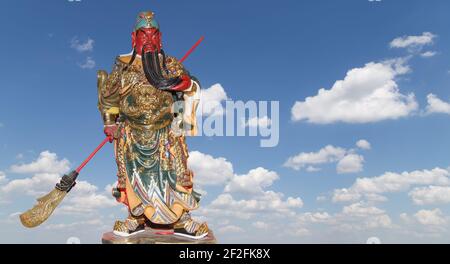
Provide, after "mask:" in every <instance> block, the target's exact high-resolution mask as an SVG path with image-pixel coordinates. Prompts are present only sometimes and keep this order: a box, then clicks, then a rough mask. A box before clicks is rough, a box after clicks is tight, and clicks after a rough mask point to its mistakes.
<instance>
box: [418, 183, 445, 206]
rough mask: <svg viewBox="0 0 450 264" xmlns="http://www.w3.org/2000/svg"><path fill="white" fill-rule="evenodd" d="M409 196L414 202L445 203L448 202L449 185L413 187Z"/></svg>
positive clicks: (419, 203)
mask: <svg viewBox="0 0 450 264" xmlns="http://www.w3.org/2000/svg"><path fill="white" fill-rule="evenodd" d="M409 196H410V197H411V199H412V200H413V202H414V203H415V204H418V205H429V204H446V203H450V187H449V186H428V187H421V188H415V189H414V190H412V191H411V192H410V193H409Z"/></svg>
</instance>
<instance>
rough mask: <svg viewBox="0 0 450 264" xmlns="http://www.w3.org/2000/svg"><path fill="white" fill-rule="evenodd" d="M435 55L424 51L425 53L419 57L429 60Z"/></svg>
mask: <svg viewBox="0 0 450 264" xmlns="http://www.w3.org/2000/svg"><path fill="white" fill-rule="evenodd" d="M436 54H437V52H436V51H426V52H424V53H422V54H420V56H421V57H422V58H431V57H434V56H436Z"/></svg>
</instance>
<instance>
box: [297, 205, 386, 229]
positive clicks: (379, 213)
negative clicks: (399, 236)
mask: <svg viewBox="0 0 450 264" xmlns="http://www.w3.org/2000/svg"><path fill="white" fill-rule="evenodd" d="M310 224H327V225H330V226H332V227H333V229H334V230H338V231H343V232H346V233H348V232H350V231H358V232H360V231H366V230H370V229H376V228H391V227H392V226H393V224H392V220H391V218H390V217H389V216H388V215H387V214H386V212H385V211H384V210H382V209H380V208H377V207H375V206H371V205H369V204H366V203H363V202H357V203H354V204H351V205H348V206H345V207H344V208H342V211H341V212H337V213H335V214H329V213H327V212H315V213H313V212H307V213H303V214H301V215H300V216H299V217H298V225H299V226H303V227H304V226H307V225H310ZM322 229H323V228H322Z"/></svg>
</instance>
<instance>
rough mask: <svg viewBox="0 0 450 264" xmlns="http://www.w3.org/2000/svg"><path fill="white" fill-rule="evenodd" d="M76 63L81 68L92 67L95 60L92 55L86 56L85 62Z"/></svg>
mask: <svg viewBox="0 0 450 264" xmlns="http://www.w3.org/2000/svg"><path fill="white" fill-rule="evenodd" d="M78 65H79V66H80V68H81V69H93V68H94V67H95V60H94V59H93V58H92V57H87V58H86V61H85V62H83V63H80V64H78Z"/></svg>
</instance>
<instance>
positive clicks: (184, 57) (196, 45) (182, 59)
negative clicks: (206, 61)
mask: <svg viewBox="0 0 450 264" xmlns="http://www.w3.org/2000/svg"><path fill="white" fill-rule="evenodd" d="M204 39H205V37H204V36H201V37H200V39H199V40H197V42H195V44H194V46H192V47H191V48H190V49H189V50H188V52H186V54H184V56H183V58H181V59H180V63H183V61H185V60H186V59H187V58H188V57H189V55H191V53H192V52H193V51H194V50H195V49H196V48H197V47H198V45H200V43H202V41H203V40H204Z"/></svg>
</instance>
